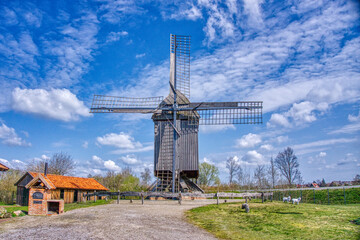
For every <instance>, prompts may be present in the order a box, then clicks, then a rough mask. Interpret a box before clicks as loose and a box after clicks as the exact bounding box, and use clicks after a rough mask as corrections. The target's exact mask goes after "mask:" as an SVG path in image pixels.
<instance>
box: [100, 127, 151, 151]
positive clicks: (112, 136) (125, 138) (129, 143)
mask: <svg viewBox="0 0 360 240" xmlns="http://www.w3.org/2000/svg"><path fill="white" fill-rule="evenodd" d="M96 141H97V143H98V144H100V145H106V146H113V147H116V148H118V149H117V150H114V151H112V152H111V153H113V154H123V153H135V152H146V151H150V150H152V149H153V146H152V144H151V145H150V144H149V145H148V146H143V145H142V144H141V143H140V142H138V141H135V139H134V138H133V137H131V136H130V135H129V134H126V133H123V132H120V133H119V134H116V133H108V134H106V135H104V136H103V137H97V139H96Z"/></svg>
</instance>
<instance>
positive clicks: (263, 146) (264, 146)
mask: <svg viewBox="0 0 360 240" xmlns="http://www.w3.org/2000/svg"><path fill="white" fill-rule="evenodd" d="M260 148H261V149H265V150H267V151H271V150H273V149H274V147H273V146H271V145H270V144H264V145H261V146H260Z"/></svg>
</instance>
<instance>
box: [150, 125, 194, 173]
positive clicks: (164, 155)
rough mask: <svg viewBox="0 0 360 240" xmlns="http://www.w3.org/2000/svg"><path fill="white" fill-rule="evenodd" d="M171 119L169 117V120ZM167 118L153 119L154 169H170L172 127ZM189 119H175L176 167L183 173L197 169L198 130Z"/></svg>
mask: <svg viewBox="0 0 360 240" xmlns="http://www.w3.org/2000/svg"><path fill="white" fill-rule="evenodd" d="M169 121H171V119H170V120H169ZM169 121H168V120H166V121H164V120H162V121H160V120H156V121H154V133H155V134H154V145H155V146H154V168H155V171H172V156H173V131H174V130H173V127H172V125H171V123H170V122H169ZM189 123H190V121H187V120H177V123H176V125H177V126H178V128H179V129H178V130H179V132H180V136H179V137H178V140H177V159H178V161H177V166H176V167H177V168H178V169H180V171H182V172H183V173H184V174H186V172H187V171H192V172H194V171H198V170H199V152H198V149H199V148H198V130H199V127H198V126H197V125H190V124H189Z"/></svg>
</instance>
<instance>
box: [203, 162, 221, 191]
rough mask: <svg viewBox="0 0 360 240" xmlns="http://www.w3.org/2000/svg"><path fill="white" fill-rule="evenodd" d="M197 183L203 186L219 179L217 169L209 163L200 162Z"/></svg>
mask: <svg viewBox="0 0 360 240" xmlns="http://www.w3.org/2000/svg"><path fill="white" fill-rule="evenodd" d="M199 170H200V174H199V175H200V176H199V183H200V184H201V185H204V186H210V185H213V184H215V183H218V182H219V181H218V180H219V169H218V168H217V167H216V166H214V165H212V164H209V163H206V162H203V163H201V164H200V169H199Z"/></svg>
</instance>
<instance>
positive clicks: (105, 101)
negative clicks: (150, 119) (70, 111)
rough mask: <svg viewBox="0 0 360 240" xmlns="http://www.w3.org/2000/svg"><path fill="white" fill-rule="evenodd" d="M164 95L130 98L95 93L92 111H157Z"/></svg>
mask: <svg viewBox="0 0 360 240" xmlns="http://www.w3.org/2000/svg"><path fill="white" fill-rule="evenodd" d="M162 102H163V97H148V98H128V97H114V96H105V95H94V98H93V102H92V104H91V108H90V112H91V113H155V112H157V111H159V107H160V106H161V103H162Z"/></svg>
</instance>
